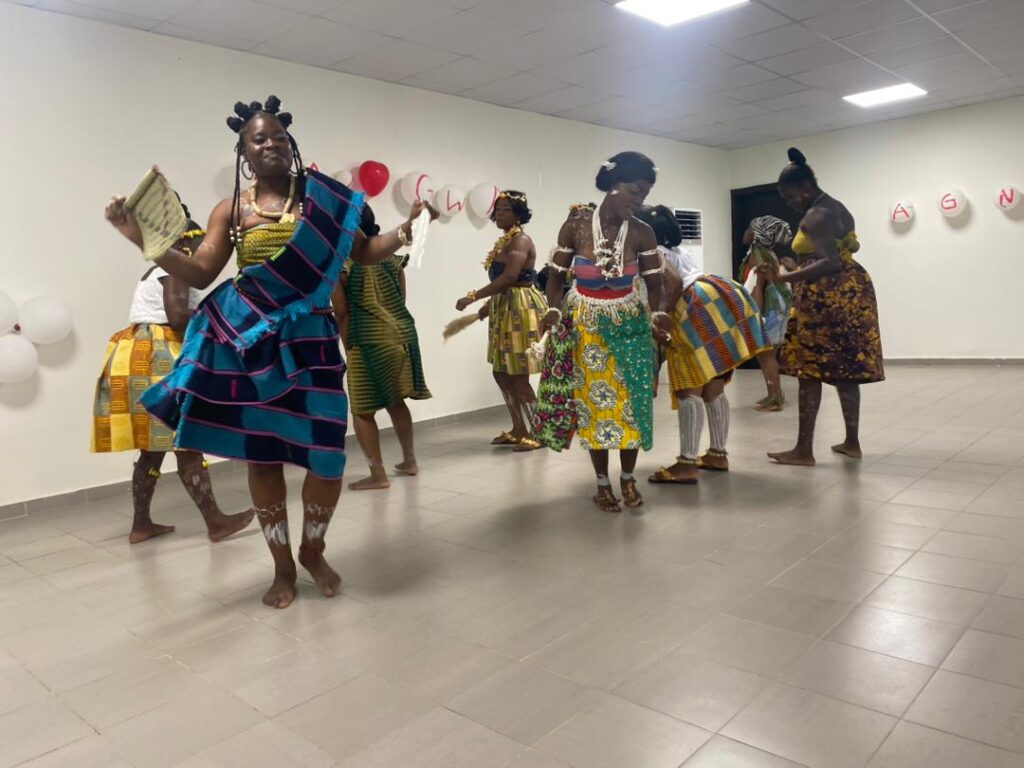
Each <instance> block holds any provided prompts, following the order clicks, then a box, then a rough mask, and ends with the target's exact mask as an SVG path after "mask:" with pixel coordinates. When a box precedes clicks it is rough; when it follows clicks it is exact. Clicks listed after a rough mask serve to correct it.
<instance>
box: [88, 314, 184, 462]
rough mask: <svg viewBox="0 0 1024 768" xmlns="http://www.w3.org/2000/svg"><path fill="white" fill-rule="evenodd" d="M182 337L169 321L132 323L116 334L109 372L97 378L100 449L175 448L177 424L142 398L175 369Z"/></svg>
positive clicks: (95, 422) (96, 440)
mask: <svg viewBox="0 0 1024 768" xmlns="http://www.w3.org/2000/svg"><path fill="white" fill-rule="evenodd" d="M181 339H182V337H181V334H180V333H178V332H177V331H175V330H174V329H173V328H171V327H170V326H169V325H157V324H155V323H154V324H149V323H140V324H138V325H131V326H129V327H127V328H125V329H124V330H122V331H118V332H117V333H115V334H114V335H113V336H111V337H110V342H109V343H108V344H107V356H106V358H105V361H104V363H103V373H101V374H100V378H99V381H97V382H96V398H95V403H94V406H93V419H92V450H93V452H94V453H114V452H118V451H131V450H140V451H153V452H164V451H170V450H173V449H174V432H173V430H171V429H169V428H168V427H167V426H166V425H164V424H163V423H162V422H160V421H158V420H157V419H154V418H152V417H150V415H149V412H148V411H147V410H146V409H145V408H143V407H142V403H141V402H140V400H141V397H142V393H143V392H145V391H146V390H147V389H148V388H149V387H150V386H152V385H153V384H156V383H157V382H159V381H161V380H162V379H163V378H164V377H165V376H167V375H168V374H169V373H170V372H171V369H172V368H173V367H174V362H175V360H177V359H178V356H179V355H180V354H181Z"/></svg>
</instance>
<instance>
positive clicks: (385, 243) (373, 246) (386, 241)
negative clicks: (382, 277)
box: [352, 200, 440, 265]
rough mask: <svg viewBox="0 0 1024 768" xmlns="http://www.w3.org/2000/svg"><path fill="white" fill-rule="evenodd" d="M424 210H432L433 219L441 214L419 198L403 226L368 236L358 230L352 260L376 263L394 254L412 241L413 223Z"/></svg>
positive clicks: (361, 262)
mask: <svg viewBox="0 0 1024 768" xmlns="http://www.w3.org/2000/svg"><path fill="white" fill-rule="evenodd" d="M424 210H428V211H430V219H431V221H433V220H435V219H436V218H437V217H438V216H439V215H440V214H439V213H438V212H437V211H436V210H434V208H433V207H432V206H430V205H428V204H427V203H424V202H423V201H422V200H417V201H416V202H415V203H413V206H412V212H411V213H410V214H409V218H408V219H406V220H405V221H404V222H402V224H401V226H398V227H395V228H394V229H392V230H389V231H387V232H381V233H380V234H379V235H374V236H373V237H366V235H364V234H363V233H362V232H361V231H357V232H356V239H355V244H354V245H353V246H352V260H353V261H354V262H356V263H357V264H364V265H367V264H376V263H378V262H380V261H384V259H386V258H388V257H390V256H394V255H395V254H396V253H398V250H399V249H400V248H402V247H404V246H405V244H406V243H409V242H411V241H412V223H413V222H414V221H416V219H418V218H419V215H420V214H421V213H422V212H423V211H424ZM399 231H401V232H402V234H401V235H399Z"/></svg>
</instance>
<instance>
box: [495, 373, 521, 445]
mask: <svg viewBox="0 0 1024 768" xmlns="http://www.w3.org/2000/svg"><path fill="white" fill-rule="evenodd" d="M493 375H494V382H495V383H496V384H497V385H498V390H499V391H500V392H501V396H502V398H504V400H505V407H506V408H508V415H509V417H510V418H511V419H512V432H511V433H508V432H503V433H502V434H500V435H498V436H497V437H496V438H494V439H493V440H492V441H491V445H515V444H516V442H517V438H519V437H522V436H523V435H524V432H523V430H522V416H521V415H520V414H519V411H518V409H517V408H516V404H515V399H514V398H513V396H512V385H511V383H510V382H509V375H508V374H507V373H504V372H502V371H494V372H493Z"/></svg>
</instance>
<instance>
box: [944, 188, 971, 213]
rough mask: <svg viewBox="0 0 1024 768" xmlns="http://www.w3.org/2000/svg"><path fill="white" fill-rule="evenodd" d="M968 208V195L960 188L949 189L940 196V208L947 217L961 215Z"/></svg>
mask: <svg viewBox="0 0 1024 768" xmlns="http://www.w3.org/2000/svg"><path fill="white" fill-rule="evenodd" d="M966 209H967V197H966V196H965V195H964V193H963V192H961V191H960V190H959V189H949V190H946V191H945V192H943V193H942V195H941V196H940V197H939V210H940V211H942V215H943V216H945V217H946V218H947V219H952V218H954V217H956V216H959V215H960V214H961V213H963V212H964V211H965V210H966Z"/></svg>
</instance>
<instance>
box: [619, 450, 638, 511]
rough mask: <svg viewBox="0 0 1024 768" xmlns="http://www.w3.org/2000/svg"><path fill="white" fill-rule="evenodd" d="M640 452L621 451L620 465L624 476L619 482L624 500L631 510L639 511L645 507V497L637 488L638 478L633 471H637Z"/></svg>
mask: <svg viewBox="0 0 1024 768" xmlns="http://www.w3.org/2000/svg"><path fill="white" fill-rule="evenodd" d="M639 455H640V451H638V450H636V449H629V450H623V451H619V465H620V466H621V468H622V476H621V479H620V480H619V487H620V488H621V489H622V500H623V501H624V502H625V503H626V506H627V507H629V508H630V509H639V508H640V507H642V506H643V505H644V497H643V496H642V495H640V491H639V490H638V489H637V487H636V478H635V477H633V470H634V469H636V460H637V457H638V456H639Z"/></svg>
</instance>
